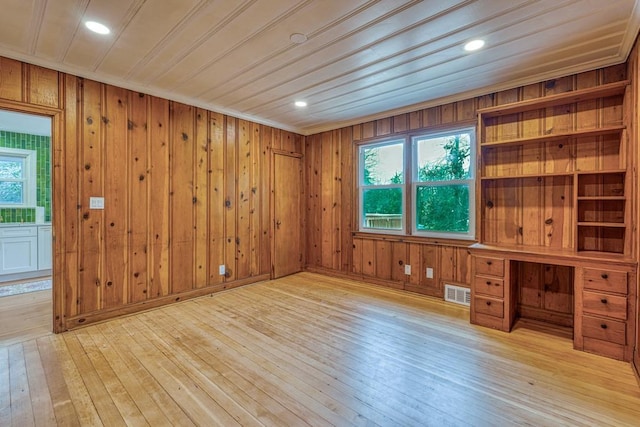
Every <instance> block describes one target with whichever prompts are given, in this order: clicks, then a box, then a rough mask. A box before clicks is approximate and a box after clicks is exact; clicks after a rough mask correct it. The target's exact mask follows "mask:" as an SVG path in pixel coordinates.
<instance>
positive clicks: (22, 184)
mask: <svg viewBox="0 0 640 427" xmlns="http://www.w3.org/2000/svg"><path fill="white" fill-rule="evenodd" d="M35 162H36V152H35V151H33V150H18V149H12V148H0V206H4V207H27V206H35V194H36V177H35V171H36V164H35Z"/></svg>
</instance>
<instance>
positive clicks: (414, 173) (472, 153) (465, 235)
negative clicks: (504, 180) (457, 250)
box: [411, 126, 476, 240]
mask: <svg viewBox="0 0 640 427" xmlns="http://www.w3.org/2000/svg"><path fill="white" fill-rule="evenodd" d="M462 133H468V134H469V178H467V179H452V180H442V181H418V170H419V168H418V140H419V139H432V138H444V137H447V136H453V135H459V134H462ZM464 184H467V185H468V187H469V230H468V231H467V232H456V231H432V230H418V224H417V223H418V221H417V212H416V209H417V199H418V197H417V191H418V188H419V187H445V186H449V185H464ZM411 199H412V200H411V219H412V221H411V224H412V227H411V234H412V235H414V236H425V237H435V238H443V239H455V240H475V238H476V235H475V229H476V227H475V224H476V218H475V217H476V128H475V126H460V127H453V128H449V129H441V130H437V131H431V132H420V133H417V134H413V135H411Z"/></svg>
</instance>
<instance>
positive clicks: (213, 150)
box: [207, 113, 226, 284]
mask: <svg viewBox="0 0 640 427" xmlns="http://www.w3.org/2000/svg"><path fill="white" fill-rule="evenodd" d="M224 128H225V118H224V116H223V115H222V114H219V113H211V116H210V121H209V132H210V138H211V142H210V144H209V158H210V166H209V168H210V173H209V175H210V176H211V179H210V181H209V200H208V203H207V204H208V206H209V284H217V283H221V282H222V281H223V280H224V276H223V275H220V274H219V267H220V265H224V263H225V257H224V250H225V246H226V245H225V241H224V237H225V211H226V209H225V204H224V203H225V187H224V184H225V183H224V176H225V170H224V165H225V156H224V154H225V153H224V150H225V131H224Z"/></svg>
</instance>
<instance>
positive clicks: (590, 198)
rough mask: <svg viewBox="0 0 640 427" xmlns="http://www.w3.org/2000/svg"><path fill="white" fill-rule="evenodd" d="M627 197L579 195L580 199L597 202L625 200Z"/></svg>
mask: <svg viewBox="0 0 640 427" xmlns="http://www.w3.org/2000/svg"><path fill="white" fill-rule="evenodd" d="M626 199H627V198H626V197H624V196H578V201H580V200H586V201H596V202H606V201H616V200H620V201H625V200H626Z"/></svg>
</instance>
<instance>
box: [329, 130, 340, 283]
mask: <svg viewBox="0 0 640 427" xmlns="http://www.w3.org/2000/svg"><path fill="white" fill-rule="evenodd" d="M340 150H341V146H340V131H339V130H336V131H333V132H331V180H332V183H333V188H332V191H331V195H332V197H333V201H332V204H331V269H332V270H338V271H339V270H340V248H341V242H340V227H341V226H342V215H341V213H342V197H341V193H342V185H341V182H340V173H341V163H340V158H341V153H340Z"/></svg>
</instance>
